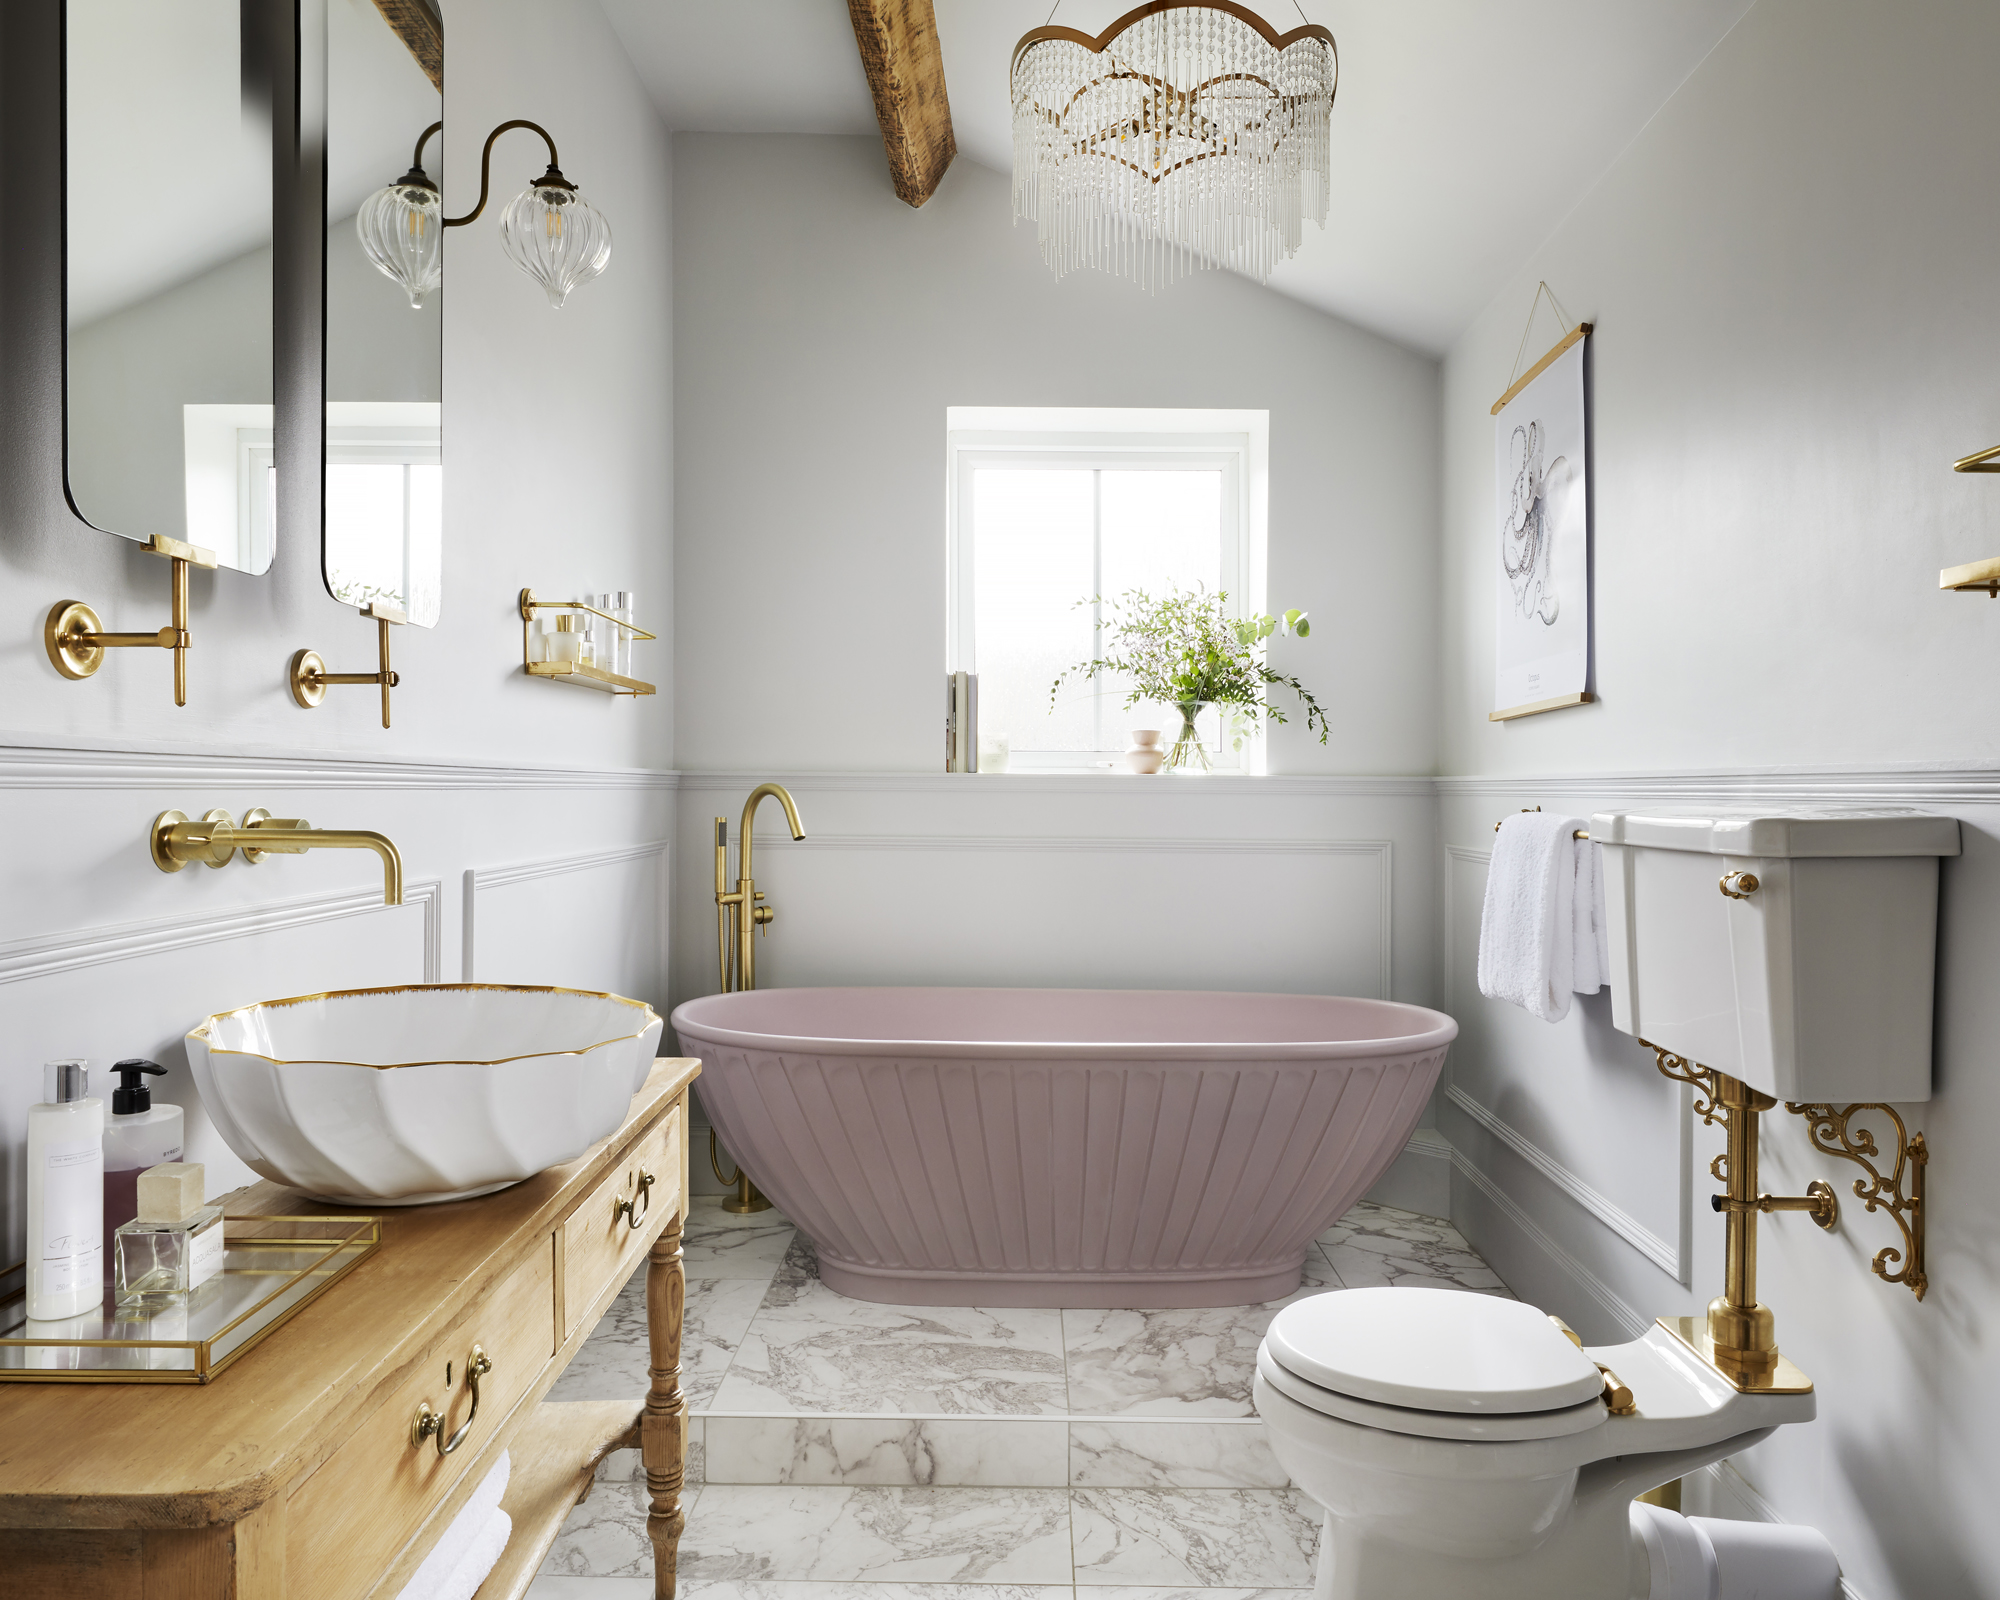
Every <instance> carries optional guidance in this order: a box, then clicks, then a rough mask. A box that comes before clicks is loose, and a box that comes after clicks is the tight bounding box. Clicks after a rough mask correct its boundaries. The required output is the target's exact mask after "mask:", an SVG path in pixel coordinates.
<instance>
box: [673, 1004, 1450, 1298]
mask: <svg viewBox="0 0 2000 1600" xmlns="http://www.w3.org/2000/svg"><path fill="white" fill-rule="evenodd" d="M673 1026H674V1028H675V1029H676V1031H677V1032H678V1033H679V1034H680V1037H681V1041H682V1049H683V1050H684V1051H686V1053H688V1054H689V1055H698V1056H700V1057H701V1060H702V1074H701V1079H700V1093H701V1099H702V1103H703V1105H704V1106H706V1107H707V1109H708V1113H709V1116H710V1119H711V1120H712V1121H713V1123H714V1125H715V1128H716V1130H717V1132H718V1133H719V1134H720V1135H721V1137H722V1140H723V1142H724V1144H725V1145H726V1146H727V1148H728V1150H729V1152H730V1154H731V1155H733V1156H734V1157H735V1158H736V1159H737V1160H739V1161H740V1162H741V1163H742V1164H743V1167H744V1170H746V1171H747V1172H749V1173H750V1175H751V1176H752V1177H753V1178H754V1179H755V1180H756V1182H757V1185H758V1187H759V1188H761V1189H762V1190H763V1191H764V1192H765V1193H766V1194H768V1195H769V1196H770V1197H771V1199H772V1200H773V1201H774V1202H775V1203H776V1204H777V1205H778V1206H779V1207H780V1208H781V1209H782V1210H783V1211H784V1213H785V1215H786V1216H788V1217H790V1218H791V1219H792V1221H794V1222H795V1223H797V1224H798V1225H799V1227H800V1228H801V1229H802V1230H804V1232H805V1234H806V1236H807V1237H808V1238H810V1239H811V1240H812V1242H813V1244H814V1245H815V1246H816V1248H817V1251H818V1255H819V1273H820V1278H821V1280H822V1281H823V1282H825V1283H826V1284H827V1285H828V1286H829V1287H831V1288H833V1289H836V1290H838V1291H839V1292H840V1293H842V1294H845V1295H851V1296H853V1297H855V1298H856V1299H861V1300H878V1301H887V1302H889V1303H891V1304H895V1305H933V1306H1077V1307H1102V1308H1112V1309H1116V1308H1125V1307H1141V1308H1144V1307H1163V1306H1213V1305H1242V1304H1248V1303H1250V1302H1253V1301H1259V1300H1276V1299H1281V1298H1282V1297H1284V1296H1285V1295H1288V1294H1291V1293H1292V1292H1293V1291H1295V1290H1296V1289H1297V1288H1298V1287H1299V1274H1300V1269H1301V1267H1302V1265H1303V1264H1304V1260H1305V1252H1306V1249H1307V1246H1308V1245H1309V1244H1310V1243H1311V1242H1312V1240H1313V1238H1314V1237H1315V1236H1316V1235H1317V1234H1319V1233H1320V1232H1321V1231H1322V1230H1323V1229H1325V1228H1326V1227H1327V1225H1328V1224H1329V1223H1331V1222H1333V1221H1334V1220H1335V1219H1336V1218H1337V1217H1339V1216H1341V1215H1342V1214H1343V1213H1344V1212H1345V1211H1346V1210H1347V1209H1348V1207H1349V1206H1351V1205H1353V1204H1354V1202H1355V1201H1356V1200H1358V1199H1360V1198H1361V1196H1362V1195H1363V1194H1364V1193H1365V1192H1366V1191H1367V1189H1368V1187H1369V1185H1371V1184H1372V1183H1374V1181H1375V1180H1376V1179H1377V1178H1379V1177H1380V1176H1381V1175H1382V1173H1383V1171H1384V1170H1385V1169H1386V1168H1387V1167H1388V1165H1389V1163H1390V1162H1391V1161H1393V1160H1394V1159H1395V1158H1396V1155H1397V1153H1398V1152H1399V1151H1400V1150H1401V1149H1402V1148H1403V1144H1404V1141H1406V1140H1407V1139H1408V1138H1409V1136H1410V1131H1411V1130H1412V1129H1413V1128H1415V1127H1416V1125H1417V1119H1418V1116H1419V1115H1420V1114H1421V1113H1422V1111H1423V1107H1424V1102H1425V1100H1426V1099H1427V1098H1428V1097H1429V1095H1430V1092H1431V1086H1432V1085H1433V1084H1434V1083H1435V1082H1436V1081H1437V1076H1438V1071H1439V1069H1440V1068H1441V1067H1442V1066H1443V1064H1444V1053H1445V1047H1446V1046H1447V1045H1448V1044H1450V1043H1451V1041H1452V1039H1453V1037H1454V1036H1455V1035H1456V1034H1457V1032H1458V1024H1457V1023H1455V1022H1454V1021H1452V1019H1451V1018H1450V1017H1447V1016H1445V1015H1444V1014H1443V1013H1441V1012H1437V1011H1427V1010H1425V1009H1424V1008H1423V1007H1421V1006H1410V1005H1401V1004H1398V1003H1396V1002H1394V1001H1387V1000H1347V999H1338V998H1333V997H1329V996H1321V995H1294V994H1202V993H1182V992H1174V991H1168V992H1160V993H1154V992H1150V991H1144V990H1084V989H764V990H752V991H750V992H747V993H741V994H718V995H710V996H708V997H706V998H705V999H700V1000H690V1001H688V1002H687V1003H686V1004H684V1005H682V1006H681V1007H679V1008H678V1009H677V1010H676V1011H675V1012H674V1014H673Z"/></svg>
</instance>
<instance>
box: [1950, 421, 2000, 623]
mask: <svg viewBox="0 0 2000 1600" xmlns="http://www.w3.org/2000/svg"><path fill="white" fill-rule="evenodd" d="M1951 470H1952V471H1953V472H2000V444H1996V445H1994V446H1993V447H1992V449H1990V450H1978V451H1975V452H1974V453H1973V454H1971V455H1969V456H1960V457H1959V458H1958V459H1957V460H1956V461H1954V462H1953V463H1952V464H1951ZM1938 587H1939V588H1940V589H1950V590H1952V591H1953V592H1954V593H1956V594H1983V595H1985V596H1986V598H1987V599H1989V600H2000V557H1995V558H1992V559H1989V560H1986V561H1968V562H1966V563H1965V565H1964V566H1962V567H1946V568H1945V569H1944V570H1943V571H1942V572H1940V573H1939V574H1938Z"/></svg>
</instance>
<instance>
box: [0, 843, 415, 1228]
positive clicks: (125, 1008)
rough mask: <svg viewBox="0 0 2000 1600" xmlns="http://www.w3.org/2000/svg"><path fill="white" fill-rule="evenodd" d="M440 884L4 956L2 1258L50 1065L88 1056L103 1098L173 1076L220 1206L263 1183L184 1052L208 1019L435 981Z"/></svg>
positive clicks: (218, 911)
mask: <svg viewBox="0 0 2000 1600" xmlns="http://www.w3.org/2000/svg"><path fill="white" fill-rule="evenodd" d="M439 891H440V885H439V883H438V880H436V879H434V878H433V879H427V880H421V881H417V882H413V883H409V884H406V885H405V889H404V903H403V904H402V905H400V906H385V905H383V904H382V895H381V891H380V890H379V889H374V890H369V891H346V892H341V893H335V894H326V895H316V896H308V897H304V898H299V899H289V900H277V901H271V902H267V903H265V904H262V905H249V906H245V905H236V906H230V907H225V908H209V909H205V910H198V911H194V912H192V913H190V914H189V915H186V916H176V917H159V918H154V919H151V920H148V921H144V922H129V923H120V924H113V925H108V926H101V927H95V928H75V929H64V930H60V931H56V932H51V933H48V934H42V935H34V936H31V937H28V938H20V939H15V940H12V941H10V942H9V943H7V944H5V945H0V1028H4V1030H5V1035H6V1040H7V1050H6V1055H5V1057H4V1059H0V1163H4V1165H5V1168H6V1170H5V1171H4V1173H0V1195H4V1204H0V1216H4V1227H0V1234H3V1235H4V1240H5V1243H4V1250H5V1251H7V1252H12V1254H8V1255H7V1256H6V1259H9V1260H12V1259H14V1258H15V1255H17V1254H18V1252H19V1250H20V1248H21V1228H22V1217H21V1215H20V1212H19V1209H18V1204H17V1197H18V1196H19V1195H20V1193H21V1181H22V1174H21V1171H20V1167H19V1163H20V1161H21V1159H22V1148H23V1141H24V1140H25V1138H26V1108H27V1107H28V1106H29V1105H31V1104H33V1103H34V1102H35V1101H38V1100H39V1099H41V1097H42V1090H41V1064H42V1063H43V1062H44V1061H49V1060H55V1059H58V1058H66V1057H77V1056H81V1057H85V1058H87V1059H88V1060H89V1061H90V1062H91V1064H92V1067H93V1069H94V1076H93V1081H92V1084H91V1088H92V1090H93V1092H95V1093H99V1094H105V1093H108V1090H109V1087H110V1082H109V1074H108V1073H107V1072H106V1071H105V1069H106V1068H108V1067H109V1066H110V1064H111V1063H112V1062H114V1061H117V1060H119V1059H120V1058H122V1057H125V1056H147V1057H150V1058H152V1059H153V1060H155V1061H158V1062H159V1063H160V1064H161V1065H162V1066H164V1067H166V1068H167V1069H168V1076H167V1077H165V1078H156V1079H154V1080H153V1095H154V1098H155V1100H156V1101H167V1102H172V1103H173V1104H176V1105H180V1106H182V1107H184V1108H186V1111H187V1159H188V1160H190V1161H200V1162H203V1163H205V1164H206V1165H207V1167H208V1189H209V1193H210V1194H212V1195H213V1194H220V1193H223V1192H224V1191H226V1190H229V1189H233V1188H235V1187H236V1186H238V1185H239V1184H243V1183H248V1182H251V1181H253V1179H254V1177H255V1175H254V1174H253V1173H251V1172H250V1171H249V1169H248V1168H246V1167H245V1166H244V1165H243V1164H242V1163H241V1162H240V1161H238V1160H237V1159H236V1157H235V1156H234V1155H233V1154H231V1152H230V1151H229V1149H228V1147H227V1146H226V1145H224V1144H223V1142H222V1140H221V1138H220V1136H219V1135H217V1134H216V1132H215V1131H214V1128H213V1126H212V1125H211V1124H210V1122H209V1120H208V1117H207V1115H206V1114H205V1113H204V1112H203V1110H202V1108H201V1102H200V1097H199V1096H198V1095H197V1094H196V1093H195V1088H194V1084H193V1082H192V1080H191V1079H190V1078H189V1075H188V1070H187V1054H186V1049H185V1046H184V1045H183V1043H182V1040H183V1037H184V1036H185V1035H186V1033H187V1030H188V1029H190V1028H192V1027H193V1026H195V1024H197V1023H198V1022H200V1021H201V1019H202V1018H203V1017H205V1016H208V1015H211V1014H212V1013H214V1012H217V1011H226V1010H229V1009H230V1008H232V1007H234V1006H239V1005H247V1004H250V1003H251V1002H253V1001H258V1000H272V999H278V998H281V997H283V996H286V995H294V994H307V993H316V992H318V991H320V990H325V989H356V988H367V987H370V986H373V985H377V984H395V983H418V982H432V981H435V980H436V978H437V975H438V960H439V942H440V929H439V909H440V906H439V900H440V893H439Z"/></svg>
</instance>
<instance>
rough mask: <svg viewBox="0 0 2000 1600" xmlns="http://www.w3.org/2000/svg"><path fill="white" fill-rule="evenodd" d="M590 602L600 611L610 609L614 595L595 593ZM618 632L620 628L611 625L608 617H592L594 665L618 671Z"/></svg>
mask: <svg viewBox="0 0 2000 1600" xmlns="http://www.w3.org/2000/svg"><path fill="white" fill-rule="evenodd" d="M590 603H591V604H592V605H594V606H596V607H597V609H598V610H599V611H609V610H610V609H611V606H612V597H611V596H610V595H609V594H594V595H592V596H591V597H590ZM617 632H618V630H617V629H616V628H615V627H613V626H612V625H611V623H610V621H609V620H608V619H607V618H604V617H592V618H591V619H590V650H591V653H590V662H591V665H592V666H594V667H599V668H602V669H603V670H604V671H606V672H616V671H617V670H618V668H617V667H616V666H615V665H614V663H615V662H616V661H617V659H618V641H617V638H616V635H617Z"/></svg>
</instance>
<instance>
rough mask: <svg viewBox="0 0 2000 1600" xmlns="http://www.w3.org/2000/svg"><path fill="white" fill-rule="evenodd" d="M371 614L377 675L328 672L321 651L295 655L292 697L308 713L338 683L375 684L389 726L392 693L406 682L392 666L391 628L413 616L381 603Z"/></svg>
mask: <svg viewBox="0 0 2000 1600" xmlns="http://www.w3.org/2000/svg"><path fill="white" fill-rule="evenodd" d="M367 614H368V615H369V616H371V617H373V618H374V619H375V630H376V633H375V639H376V651H377V656H376V659H377V661H378V662H379V663H380V664H379V665H378V666H377V667H376V669H375V670H374V671H373V672H328V671H327V670H326V662H325V661H323V660H322V659H321V658H320V654H319V652H318V651H317V650H300V651H297V652H295V653H294V654H293V656H292V665H291V670H290V672H289V674H288V679H289V681H290V683H291V686H292V698H293V699H294V700H296V701H297V702H298V703H299V705H300V707H301V708H302V709H304V710H307V711H310V710H312V709H313V707H315V706H317V705H319V704H320V703H321V702H322V701H324V700H325V699H326V691H327V690H328V689H329V688H331V687H333V686H334V685H335V684H342V683H367V684H375V685H377V686H379V687H380V688H381V690H382V726H383V727H385V728H386V727H388V726H389V691H390V690H391V689H393V688H395V687H396V685H397V684H399V683H401V682H402V681H403V679H402V675H401V674H400V673H398V672H395V671H393V670H392V669H391V668H390V666H389V628H390V625H391V624H392V623H397V622H408V621H409V620H410V614H409V613H408V612H407V611H402V610H399V609H398V608H397V607H395V606H388V605H384V604H383V603H382V602H381V601H379V600H377V601H376V602H375V603H374V604H373V605H371V606H369V607H368V608H367Z"/></svg>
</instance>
